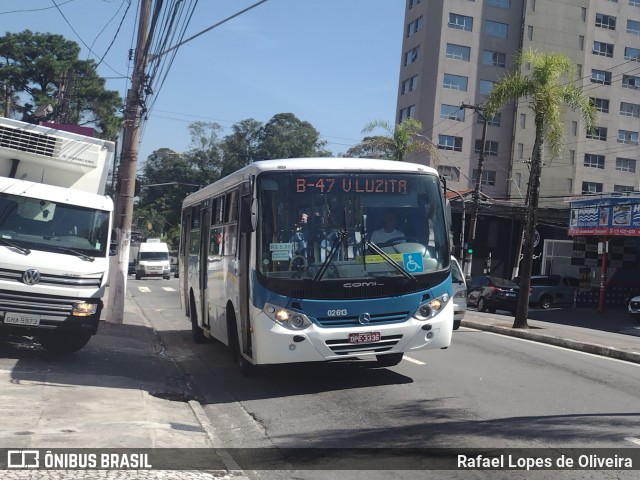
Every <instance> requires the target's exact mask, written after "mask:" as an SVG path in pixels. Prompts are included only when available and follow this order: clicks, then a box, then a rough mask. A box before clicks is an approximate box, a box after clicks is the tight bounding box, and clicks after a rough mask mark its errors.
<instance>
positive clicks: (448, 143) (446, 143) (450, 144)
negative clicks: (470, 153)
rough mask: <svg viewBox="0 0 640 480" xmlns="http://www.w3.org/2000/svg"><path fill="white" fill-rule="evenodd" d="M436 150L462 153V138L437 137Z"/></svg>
mask: <svg viewBox="0 0 640 480" xmlns="http://www.w3.org/2000/svg"><path fill="white" fill-rule="evenodd" d="M438 148H440V149H442V150H453V151H455V152H461V151H462V137H454V136H453V135H438Z"/></svg>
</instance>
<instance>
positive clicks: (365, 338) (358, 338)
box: [349, 332, 380, 343]
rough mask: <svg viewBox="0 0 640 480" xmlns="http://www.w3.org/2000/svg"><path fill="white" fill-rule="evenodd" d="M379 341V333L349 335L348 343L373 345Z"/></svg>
mask: <svg viewBox="0 0 640 480" xmlns="http://www.w3.org/2000/svg"><path fill="white" fill-rule="evenodd" d="M379 341H380V332H363V333H350V334H349V343H373V342H379Z"/></svg>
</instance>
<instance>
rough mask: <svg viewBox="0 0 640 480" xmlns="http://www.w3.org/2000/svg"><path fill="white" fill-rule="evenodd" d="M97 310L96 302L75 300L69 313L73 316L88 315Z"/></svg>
mask: <svg viewBox="0 0 640 480" xmlns="http://www.w3.org/2000/svg"><path fill="white" fill-rule="evenodd" d="M97 310H98V304H97V303H88V302H76V303H74V304H73V310H71V315H73V316H74V317H90V316H91V315H94V314H95V313H96V311H97Z"/></svg>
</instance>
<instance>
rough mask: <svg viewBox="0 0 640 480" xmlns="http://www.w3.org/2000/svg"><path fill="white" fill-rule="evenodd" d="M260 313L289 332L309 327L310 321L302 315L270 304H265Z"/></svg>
mask: <svg viewBox="0 0 640 480" xmlns="http://www.w3.org/2000/svg"><path fill="white" fill-rule="evenodd" d="M262 311H263V312H264V313H266V314H267V316H268V317H269V318H270V319H271V320H273V321H274V322H276V323H277V324H278V325H282V326H283V327H284V328H287V329H289V330H304V329H305V328H307V327H308V326H309V325H311V320H309V317H307V316H306V315H305V314H304V313H300V312H294V311H292V310H288V309H286V308H282V307H279V306H277V305H273V304H271V303H267V304H266V305H265V306H264V308H263V309H262Z"/></svg>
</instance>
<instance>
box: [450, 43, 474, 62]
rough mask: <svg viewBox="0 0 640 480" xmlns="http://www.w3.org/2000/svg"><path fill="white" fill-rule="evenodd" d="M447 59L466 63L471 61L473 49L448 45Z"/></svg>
mask: <svg viewBox="0 0 640 480" xmlns="http://www.w3.org/2000/svg"><path fill="white" fill-rule="evenodd" d="M446 55H447V58H452V59H454V60H464V61H465V62H468V61H469V58H470V57H471V48H470V47H465V46H464V45H455V44H453V43H447V54H446Z"/></svg>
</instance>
